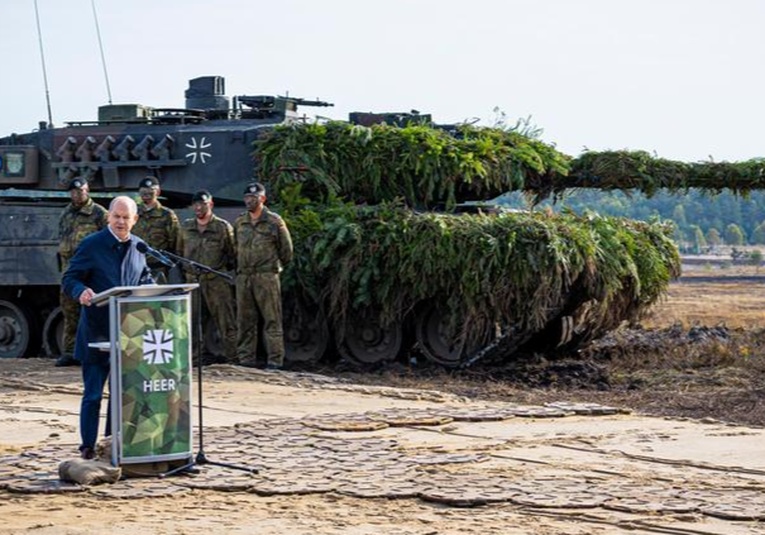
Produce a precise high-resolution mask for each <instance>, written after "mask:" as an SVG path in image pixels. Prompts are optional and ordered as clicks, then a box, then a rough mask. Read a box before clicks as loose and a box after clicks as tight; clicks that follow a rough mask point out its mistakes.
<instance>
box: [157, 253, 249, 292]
mask: <svg viewBox="0 0 765 535" xmlns="http://www.w3.org/2000/svg"><path fill="white" fill-rule="evenodd" d="M159 252H160V253H162V254H163V255H165V256H167V257H168V258H170V259H172V260H174V261H175V262H179V263H181V264H183V265H184V266H187V267H190V268H192V269H194V270H196V271H201V272H203V273H214V274H215V275H217V276H219V277H222V278H223V279H225V280H226V281H228V283H229V284H234V277H232V276H231V275H230V274H229V273H225V272H223V271H218V270H217V269H213V268H211V267H210V266H206V265H204V264H200V263H199V262H194V261H193V260H189V259H188V258H184V257H182V256H179V255H177V254H174V253H171V252H169V251H165V250H160V251H159Z"/></svg>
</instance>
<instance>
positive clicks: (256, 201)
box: [234, 183, 293, 369]
mask: <svg viewBox="0 0 765 535" xmlns="http://www.w3.org/2000/svg"><path fill="white" fill-rule="evenodd" d="M265 202H266V189H265V188H264V187H263V185H262V184H259V183H252V184H249V185H248V186H247V188H245V190H244V204H245V206H246V207H247V212H245V213H243V214H242V215H240V216H239V217H238V218H237V219H236V221H235V222H234V236H235V238H236V252H237V270H236V273H237V275H236V307H237V327H238V338H237V356H238V358H239V362H240V364H242V365H244V366H253V367H254V366H255V365H256V353H257V346H258V323H259V320H260V319H261V318H262V320H263V339H264V342H265V344H264V345H265V348H266V352H267V354H268V363H267V366H266V367H267V368H271V369H280V368H281V367H282V366H283V365H284V333H283V329H282V296H281V284H280V281H279V273H280V272H281V271H282V267H283V266H284V265H286V264H287V263H289V262H290V261H291V260H292V254H293V251H292V239H291V238H290V233H289V230H288V229H287V225H286V224H285V223H284V221H283V220H282V218H281V217H279V216H278V215H277V214H275V213H274V212H271V211H270V210H269V209H268V208H266V207H265Z"/></svg>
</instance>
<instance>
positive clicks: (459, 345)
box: [415, 305, 465, 368]
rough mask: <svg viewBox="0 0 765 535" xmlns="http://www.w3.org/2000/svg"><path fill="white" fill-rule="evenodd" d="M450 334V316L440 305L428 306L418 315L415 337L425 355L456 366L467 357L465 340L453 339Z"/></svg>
mask: <svg viewBox="0 0 765 535" xmlns="http://www.w3.org/2000/svg"><path fill="white" fill-rule="evenodd" d="M450 334H451V333H449V317H448V316H447V315H445V314H444V312H443V311H442V310H441V308H440V307H438V306H436V305H431V306H428V307H426V308H424V309H423V310H422V311H421V312H420V313H419V314H418V315H417V320H416V322H415V338H416V340H417V345H419V346H420V349H421V350H422V352H423V354H424V355H425V357H426V358H428V359H429V360H432V361H433V362H437V363H439V364H442V365H444V366H447V367H449V368H454V367H456V366H458V365H459V364H460V362H461V360H462V359H463V358H464V357H465V341H464V340H463V339H462V338H460V339H458V340H453V339H452V337H451V336H450Z"/></svg>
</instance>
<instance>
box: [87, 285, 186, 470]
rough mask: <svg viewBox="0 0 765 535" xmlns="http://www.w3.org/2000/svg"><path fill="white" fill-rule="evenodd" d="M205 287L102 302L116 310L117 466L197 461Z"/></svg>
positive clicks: (157, 288) (99, 302)
mask: <svg viewBox="0 0 765 535" xmlns="http://www.w3.org/2000/svg"><path fill="white" fill-rule="evenodd" d="M197 286H198V284H168V285H148V286H119V287H115V288H112V289H110V290H107V291H105V292H101V293H99V294H97V295H95V296H94V298H93V305H94V306H108V307H109V342H104V343H94V344H91V346H92V347H98V348H99V349H102V350H104V351H109V352H110V362H111V374H110V377H109V390H110V396H111V402H110V404H109V405H110V409H109V410H110V411H111V421H112V452H111V461H112V464H113V465H114V466H120V465H122V464H131V463H152V462H159V461H174V460H179V459H190V458H191V457H192V439H193V437H192V424H191V399H192V393H191V389H192V377H191V376H192V366H191V356H192V347H191V346H192V339H193V336H192V330H191V294H190V292H191V291H192V290H194V289H195V288H197Z"/></svg>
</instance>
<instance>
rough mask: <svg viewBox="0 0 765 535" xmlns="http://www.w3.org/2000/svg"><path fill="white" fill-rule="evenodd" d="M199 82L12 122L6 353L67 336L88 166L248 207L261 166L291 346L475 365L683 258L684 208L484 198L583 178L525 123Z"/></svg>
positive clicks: (597, 319) (129, 187)
mask: <svg viewBox="0 0 765 535" xmlns="http://www.w3.org/2000/svg"><path fill="white" fill-rule="evenodd" d="M185 97H186V105H185V107H184V108H169V109H168V108H151V107H147V106H143V105H138V104H123V105H109V106H102V107H101V108H100V109H99V113H98V120H96V121H78V122H69V123H67V124H66V125H65V126H63V127H58V128H54V127H52V126H51V125H47V124H45V123H40V125H39V128H38V129H37V130H36V131H33V132H29V133H25V134H12V135H10V136H7V137H3V138H0V206H2V210H0V214H1V215H0V219H2V225H0V356H1V357H20V356H25V355H26V356H30V355H37V354H40V353H46V354H49V355H56V354H58V353H59V352H60V347H61V330H62V321H61V320H62V318H61V313H60V310H59V309H58V291H59V289H58V283H59V279H60V273H59V272H58V269H57V263H56V247H57V220H58V216H59V213H60V211H61V209H62V208H63V207H64V206H65V205H66V203H67V202H68V196H67V194H66V188H67V186H68V184H69V182H70V181H71V180H73V179H74V178H75V177H81V178H85V179H87V180H88V182H89V183H90V189H91V195H92V196H93V198H94V199H95V200H96V201H97V202H102V203H104V204H106V203H107V202H108V200H109V199H110V198H112V197H113V196H114V195H116V194H118V193H120V192H126V191H127V192H135V191H136V189H137V186H138V182H139V181H140V180H141V179H142V178H143V177H145V176H146V175H147V174H151V175H154V176H157V177H158V178H159V179H160V181H161V183H162V194H163V196H164V199H163V204H165V205H167V206H169V207H171V208H174V209H176V210H181V211H182V210H184V209H187V208H188V206H189V204H190V199H191V196H192V194H193V193H194V192H195V191H196V190H198V189H202V188H204V189H208V190H210V191H211V192H212V194H213V195H214V197H215V200H216V213H218V214H219V215H222V216H223V217H226V218H228V219H231V220H233V218H234V217H235V216H236V215H237V214H238V213H240V212H241V210H242V200H241V191H242V186H243V185H244V184H245V183H247V182H249V181H251V180H253V179H255V180H259V181H261V182H263V183H264V184H265V185H266V187H267V189H268V197H269V201H268V202H269V205H270V206H271V207H273V208H274V209H275V210H276V211H277V212H279V213H281V214H282V215H283V216H284V217H285V219H286V220H287V222H288V225H289V227H290V229H291V231H292V233H293V240H294V242H295V246H296V259H295V261H294V262H293V264H292V265H290V266H288V267H287V269H286V271H285V273H284V274H283V281H284V284H283V294H284V331H285V342H286V348H287V356H286V358H287V360H288V361H292V362H317V361H319V360H321V359H322V358H325V357H326V356H328V355H329V356H332V355H337V354H340V355H342V356H343V357H344V358H346V359H347V360H350V361H353V362H355V363H357V364H362V365H374V364H379V363H383V362H388V361H392V360H396V359H400V358H406V357H411V356H413V355H417V356H420V355H422V356H424V357H425V358H427V359H430V360H433V361H435V362H438V363H440V364H442V365H445V366H449V367H458V366H466V365H471V364H474V363H476V362H480V361H482V360H483V361H488V360H498V359H499V360H503V359H510V358H513V356H514V355H516V354H517V353H519V352H524V351H551V350H568V349H572V348H576V347H579V346H580V345H581V344H583V343H586V342H587V341H589V340H591V339H592V338H594V337H597V336H599V335H601V334H603V333H605V332H607V331H608V330H610V329H613V328H614V327H616V326H618V325H619V324H620V323H622V322H623V321H625V320H630V319H634V318H636V317H638V316H639V315H640V314H641V313H642V312H643V311H644V310H645V309H646V308H647V307H648V306H650V305H651V304H652V303H653V302H655V301H656V299H658V298H659V297H660V295H661V294H662V293H663V292H664V290H665V289H666V287H667V285H668V283H669V281H670V280H671V279H672V278H673V277H674V276H677V275H678V274H679V257H678V253H677V249H676V247H675V246H674V244H673V243H672V241H671V238H670V236H671V228H670V227H669V226H668V225H664V224H662V223H645V222H637V221H628V220H623V219H619V218H605V217H600V216H598V215H597V214H587V215H584V216H576V215H574V214H553V213H546V212H538V211H524V212H510V211H506V210H502V209H501V208H498V207H496V206H492V205H491V204H490V203H487V202H486V201H487V200H489V199H492V198H494V197H496V196H497V195H499V194H501V193H504V192H506V191H511V190H526V191H530V192H536V193H537V194H539V195H547V194H550V193H555V192H558V191H560V190H561V189H563V188H565V187H568V184H569V183H571V184H573V185H576V180H577V178H576V177H573V178H571V173H570V171H571V169H572V161H571V158H569V157H568V156H566V155H563V154H561V153H559V152H557V151H556V150H555V149H554V147H552V146H551V145H548V144H545V143H543V142H541V141H539V140H537V139H533V138H531V137H529V136H526V135H524V134H523V133H521V132H518V131H513V130H502V129H497V128H477V127H471V126H469V125H436V124H434V123H433V122H432V120H431V118H430V117H429V116H426V115H420V114H411V113H409V114H398V113H390V114H376V113H360V112H359V113H354V114H351V117H350V121H348V122H344V121H343V122H341V121H329V122H317V121H312V120H307V119H306V118H305V117H304V116H301V115H300V114H299V112H298V107H299V106H320V107H321V106H331V104H330V103H328V102H324V101H319V100H306V99H301V98H292V97H279V96H268V95H256V96H248V95H244V96H236V97H233V98H232V99H229V98H228V97H227V96H226V95H225V84H224V80H223V78H222V77H217V76H207V77H201V78H196V79H193V80H191V81H190V83H189V88H188V89H187V90H186V93H185ZM574 163H575V162H574ZM567 181H569V182H567ZM590 181H591V182H593V180H592V179H590ZM593 183H594V182H593ZM205 331H206V333H209V335H208V337H207V340H206V343H207V345H208V349H210V350H212V351H216V350H217V348H216V344H217V340H216V336H215V334H216V333H215V329H214V326H213V325H212V323H211V322H210V323H208V324H207V326H206V329H205Z"/></svg>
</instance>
